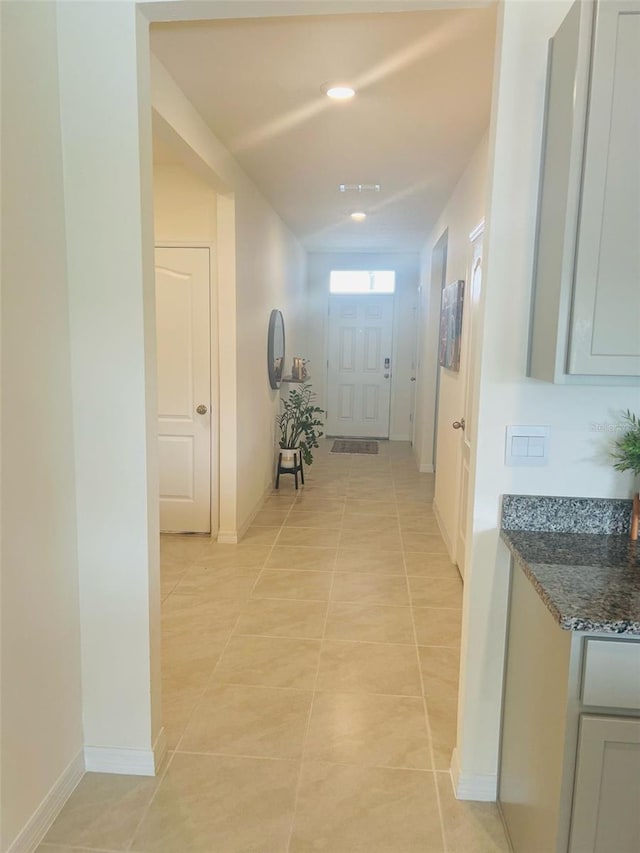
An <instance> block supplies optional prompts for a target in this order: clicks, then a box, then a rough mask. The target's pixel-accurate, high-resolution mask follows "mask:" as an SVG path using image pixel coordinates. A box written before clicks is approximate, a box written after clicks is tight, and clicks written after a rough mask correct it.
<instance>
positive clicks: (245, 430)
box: [152, 57, 306, 540]
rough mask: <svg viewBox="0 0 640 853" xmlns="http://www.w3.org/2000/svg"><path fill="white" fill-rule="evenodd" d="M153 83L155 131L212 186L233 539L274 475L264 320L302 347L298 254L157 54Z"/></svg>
mask: <svg viewBox="0 0 640 853" xmlns="http://www.w3.org/2000/svg"><path fill="white" fill-rule="evenodd" d="M152 82H153V107H154V113H155V115H154V120H155V124H154V127H155V130H156V132H157V133H159V134H161V135H162V136H163V139H164V141H165V142H167V144H170V145H172V146H173V147H174V148H175V150H176V151H177V153H178V154H179V156H180V157H181V158H182V160H183V162H184V163H185V165H187V166H189V167H190V168H192V169H193V170H194V171H195V172H196V173H202V174H204V175H206V177H207V180H208V181H210V182H212V185H213V186H214V187H215V188H216V190H217V192H218V212H217V217H218V222H217V224H218V241H217V264H218V269H217V282H218V292H219V302H218V308H219V335H220V413H221V424H220V458H221V465H220V493H221V498H227V499H229V500H228V501H225V503H228V502H230V503H232V504H233V510H232V511H228V512H225V511H223V505H222V501H221V517H220V535H221V537H223V538H228V539H229V540H232V539H233V537H234V536H235V535H237V534H238V533H242V531H243V530H244V528H245V527H246V524H247V523H248V522H249V521H250V519H251V517H252V515H253V513H254V512H255V510H256V509H257V508H258V507H259V505H260V503H261V501H262V499H263V497H264V495H265V493H266V492H267V490H268V489H269V488H270V487H271V485H272V482H273V468H274V449H275V430H274V421H275V416H276V414H277V412H278V411H279V407H280V402H279V401H280V396H279V392H278V391H273V390H271V388H270V386H269V382H268V377H267V366H266V361H267V359H266V347H267V328H268V323H269V315H270V313H271V310H272V309H273V308H279V309H280V310H281V311H282V313H283V315H284V320H285V327H286V348H287V353H286V357H287V360H289V358H290V357H291V356H293V355H294V354H298V353H299V352H300V351H301V346H302V340H303V333H304V321H305V277H306V255H305V252H304V251H303V249H302V248H301V246H300V245H299V243H298V242H297V241H296V239H295V238H294V237H293V235H292V234H291V232H290V231H289V230H288V229H287V227H286V226H285V225H284V223H283V222H282V220H281V219H280V218H279V216H278V215H277V214H276V213H275V212H274V210H273V209H272V208H271V207H270V205H269V204H268V202H267V201H266V200H265V198H264V197H263V196H262V194H261V193H260V192H259V190H258V189H257V187H256V186H255V185H254V184H253V183H252V181H251V180H250V179H249V178H248V177H247V175H246V174H245V173H244V172H243V171H242V170H241V169H240V167H239V166H238V164H237V163H236V161H235V160H234V159H233V158H232V157H231V155H230V154H229V152H228V151H227V150H226V149H225V148H224V146H223V145H222V144H221V143H220V142H219V140H218V139H217V138H216V137H215V136H214V135H213V134H212V133H211V131H210V130H209V128H208V127H207V126H206V125H205V124H204V122H203V120H202V118H201V117H200V115H199V114H198V113H197V112H196V111H195V110H194V108H193V106H192V105H191V104H190V102H189V101H188V100H187V99H186V98H185V96H184V94H183V93H182V91H181V90H180V89H179V88H178V86H177V85H176V84H175V82H174V81H173V79H172V78H171V76H170V75H169V74H168V73H167V71H166V69H165V68H164V67H163V66H162V64H161V63H160V62H158V60H157V59H156V58H155V57H153V60H152ZM232 495H235V499H234V500H231V496H232Z"/></svg>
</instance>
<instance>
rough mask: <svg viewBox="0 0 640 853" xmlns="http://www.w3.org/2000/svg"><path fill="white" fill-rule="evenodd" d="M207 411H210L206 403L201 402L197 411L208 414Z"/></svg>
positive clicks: (200, 413)
mask: <svg viewBox="0 0 640 853" xmlns="http://www.w3.org/2000/svg"><path fill="white" fill-rule="evenodd" d="M207 411H208V409H207V407H206V406H205V405H204V403H200V405H199V406H198V408H197V409H196V412H197V413H198V414H199V415H206V414H207Z"/></svg>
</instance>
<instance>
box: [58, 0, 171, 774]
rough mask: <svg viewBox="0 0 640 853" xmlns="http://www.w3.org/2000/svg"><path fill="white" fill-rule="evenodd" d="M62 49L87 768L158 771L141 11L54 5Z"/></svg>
mask: <svg viewBox="0 0 640 853" xmlns="http://www.w3.org/2000/svg"><path fill="white" fill-rule="evenodd" d="M58 44H59V66H60V103H61V118H62V148H63V161H64V192H65V212H66V231H67V265H68V282H69V316H70V332H71V360H72V362H71V363H72V383H73V420H72V422H70V427H71V424H72V428H73V431H74V450H75V469H76V492H77V501H78V556H79V564H80V605H81V630H82V687H83V721H84V734H85V756H86V758H87V762H88V767H89V768H90V769H104V770H107V769H111V770H113V771H116V772H138V773H153V771H154V758H155V760H157V759H158V758H159V757H160V756H161V753H162V739H161V737H160V735H161V720H160V678H159V663H160V657H159V601H160V598H159V588H158V587H159V554H158V550H159V532H158V528H159V522H158V514H159V513H158V483H157V461H156V457H157V406H156V399H155V369H156V359H155V298H154V279H153V213H152V207H151V206H152V186H151V184H152V171H151V103H150V94H149V80H148V76H149V75H148V68H149V60H148V51H147V50H146V49H145V48H146V47H148V41H147V39H146V27H145V25H144V22H143V21H141V19H140V17H139V13H138V12H137V10H136V7H135V4H134V3H133V2H121V3H86V4H85V3H61V4H59V11H58ZM154 748H155V749H156V750H157V752H156V755H155V756H154V753H153V750H154Z"/></svg>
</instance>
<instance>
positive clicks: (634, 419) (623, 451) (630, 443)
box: [611, 409, 640, 539]
mask: <svg viewBox="0 0 640 853" xmlns="http://www.w3.org/2000/svg"><path fill="white" fill-rule="evenodd" d="M622 417H623V420H624V421H626V424H627V429H626V432H625V433H624V434H623V435H622V436H621V437H620V438H618V439H617V440H616V442H615V444H614V446H613V450H612V451H611V455H612V457H613V458H614V459H615V462H614V465H613V467H614V468H615V469H616V471H633V474H634V475H635V476H636V477H639V476H640V419H639V418H638V416H637V415H635V414H633V412H631V411H629V409H627V411H626V412H625V413H624V414H623V416H622ZM639 524H640V494H639V493H638V492H636V494H635V495H634V497H633V515H632V518H631V538H632V539H637V538H638V526H639Z"/></svg>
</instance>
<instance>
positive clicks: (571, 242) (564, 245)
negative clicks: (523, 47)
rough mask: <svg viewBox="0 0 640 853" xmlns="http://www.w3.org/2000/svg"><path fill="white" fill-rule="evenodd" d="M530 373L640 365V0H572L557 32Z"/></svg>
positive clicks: (626, 380)
mask: <svg viewBox="0 0 640 853" xmlns="http://www.w3.org/2000/svg"><path fill="white" fill-rule="evenodd" d="M528 373H529V375H530V376H532V377H533V378H535V379H542V380H546V381H548V382H558V383H562V382H566V383H576V384H578V383H582V384H605V383H606V384H638V378H639V377H640V0H626V2H619V0H608V2H603V3H592V2H577V3H575V5H574V6H573V7H572V8H571V10H570V12H569V14H568V15H567V17H566V18H565V20H564V22H563V23H562V26H561V27H560V29H559V30H558V32H557V33H556V35H555V36H554V38H553V39H552V40H551V42H550V49H549V69H548V78H547V102H546V114H545V129H544V140H543V151H542V171H541V182H540V199H539V208H538V228H537V235H536V253H535V268H534V286H533V301H532V312H531V337H530V347H529V370H528Z"/></svg>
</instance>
